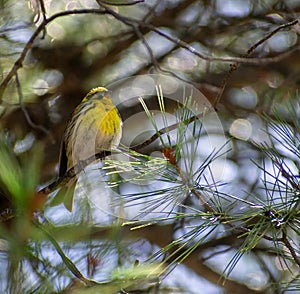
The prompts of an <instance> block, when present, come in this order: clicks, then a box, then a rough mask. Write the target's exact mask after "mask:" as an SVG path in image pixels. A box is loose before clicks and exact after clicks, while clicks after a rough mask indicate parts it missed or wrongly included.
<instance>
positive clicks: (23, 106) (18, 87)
mask: <svg viewBox="0 0 300 294" xmlns="http://www.w3.org/2000/svg"><path fill="white" fill-rule="evenodd" d="M15 78H16V87H17V91H18V96H19V105H20V107H21V110H22V112H23V114H24V116H25V119H26V121H27V123H28V124H29V126H31V127H32V128H33V129H36V130H40V131H42V132H44V133H45V134H46V135H48V134H49V131H48V130H47V129H46V128H45V127H44V126H42V125H37V124H35V123H34V122H33V121H32V119H31V117H30V115H29V113H28V111H27V109H26V107H25V105H24V102H23V101H24V99H23V93H22V88H21V83H20V80H19V76H18V72H17V71H16V72H15Z"/></svg>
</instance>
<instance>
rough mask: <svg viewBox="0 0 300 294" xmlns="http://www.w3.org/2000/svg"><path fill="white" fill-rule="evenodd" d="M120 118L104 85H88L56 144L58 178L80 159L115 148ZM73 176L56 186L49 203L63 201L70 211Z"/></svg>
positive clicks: (118, 139) (73, 183) (74, 178)
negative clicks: (58, 187) (56, 191)
mask: <svg viewBox="0 0 300 294" xmlns="http://www.w3.org/2000/svg"><path fill="white" fill-rule="evenodd" d="M122 124H123V123H122V119H121V116H120V114H119V112H118V109H117V108H116V106H115V104H114V103H113V101H112V99H111V91H109V90H108V89H106V88H104V87H97V88H93V89H91V90H90V91H89V92H88V94H87V95H86V96H85V97H84V98H83V100H82V101H81V103H80V104H79V105H78V106H77V107H76V108H75V109H74V111H73V113H72V115H71V118H70V119H69V121H68V122H67V125H66V128H65V131H64V134H63V138H62V142H61V148H60V156H59V173H58V176H59V178H61V177H63V176H64V175H65V173H66V172H67V171H68V170H69V169H71V168H73V167H75V166H76V165H77V164H79V163H80V162H81V161H83V160H86V159H88V158H90V157H91V156H93V155H95V154H97V153H100V152H102V151H110V150H112V149H116V148H117V147H118V145H119V144H120V140H121V137H122ZM76 183H77V176H75V177H73V178H71V179H70V180H69V181H68V183H66V184H65V185H64V186H63V187H60V189H59V191H58V193H57V194H56V195H55V197H54V199H53V200H52V203H51V204H52V206H53V205H58V204H60V203H63V204H64V206H65V208H66V209H68V210H69V211H70V212H71V211H72V210H73V205H74V191H75V187H76Z"/></svg>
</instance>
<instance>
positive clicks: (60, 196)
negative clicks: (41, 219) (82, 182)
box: [50, 177, 77, 212]
mask: <svg viewBox="0 0 300 294" xmlns="http://www.w3.org/2000/svg"><path fill="white" fill-rule="evenodd" d="M76 183H77V178H76V177H73V178H71V179H70V180H69V181H68V183H66V184H65V185H64V186H62V187H60V189H59V190H58V192H57V194H56V195H55V196H54V198H53V199H52V201H51V203H50V206H56V205H59V204H61V203H63V204H64V206H65V208H66V209H68V210H69V211H70V212H72V210H73V206H74V191H75V187H76Z"/></svg>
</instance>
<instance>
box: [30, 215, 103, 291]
mask: <svg viewBox="0 0 300 294" xmlns="http://www.w3.org/2000/svg"><path fill="white" fill-rule="evenodd" d="M43 220H44V222H46V224H48V225H49V222H48V221H47V220H46V218H45V217H43ZM36 226H37V227H38V228H39V229H40V230H41V231H42V232H43V233H44V234H45V235H46V236H47V238H48V240H49V241H50V242H51V243H52V245H53V246H54V248H55V250H56V252H57V253H58V254H59V256H60V257H61V259H62V260H63V262H64V264H65V265H66V267H67V268H68V269H69V270H70V271H71V273H72V274H73V275H74V276H75V277H76V278H77V279H79V280H80V281H82V282H84V283H85V284H86V285H89V286H92V285H101V283H97V282H96V281H94V280H91V279H88V278H86V277H85V276H84V275H83V274H82V273H81V272H80V270H79V269H78V268H77V267H76V265H75V264H74V263H73V261H72V260H71V259H70V258H69V257H68V256H66V255H65V253H64V251H63V250H62V248H61V247H60V245H59V244H58V242H57V241H56V240H55V238H54V237H53V236H52V235H51V234H50V233H49V232H48V230H47V229H45V226H44V225H40V224H38V223H36Z"/></svg>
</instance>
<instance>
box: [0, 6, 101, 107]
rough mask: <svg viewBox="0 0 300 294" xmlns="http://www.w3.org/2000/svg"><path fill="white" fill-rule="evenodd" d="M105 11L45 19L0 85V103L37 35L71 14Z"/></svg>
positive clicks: (84, 10)
mask: <svg viewBox="0 0 300 294" xmlns="http://www.w3.org/2000/svg"><path fill="white" fill-rule="evenodd" d="M106 13H107V11H104V10H103V9H79V10H68V11H62V12H59V13H56V14H53V15H52V16H51V17H49V18H46V19H44V20H43V21H42V23H41V24H40V25H39V26H38V27H37V28H36V30H35V31H34V33H33V34H32V36H31V37H30V39H29V40H28V42H27V43H26V45H25V47H24V48H23V50H22V53H21V55H20V57H19V58H18V59H17V60H16V62H15V63H14V65H13V67H12V68H11V69H10V71H9V72H8V74H7V75H6V77H5V78H4V80H3V81H2V83H1V84H0V103H1V102H2V96H3V93H4V91H5V89H6V87H7V85H8V83H9V82H10V80H11V79H12V78H13V76H15V73H16V72H17V70H18V69H19V68H21V67H22V66H23V62H24V59H25V57H26V55H27V53H28V52H29V50H30V49H31V48H32V46H33V43H34V41H35V39H36V38H37V37H38V35H39V34H40V33H41V32H42V31H43V29H44V28H45V27H46V26H47V25H48V24H49V23H50V22H52V21H54V20H55V19H57V18H59V17H63V16H67V15H72V14H75V15H76V14H106Z"/></svg>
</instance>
